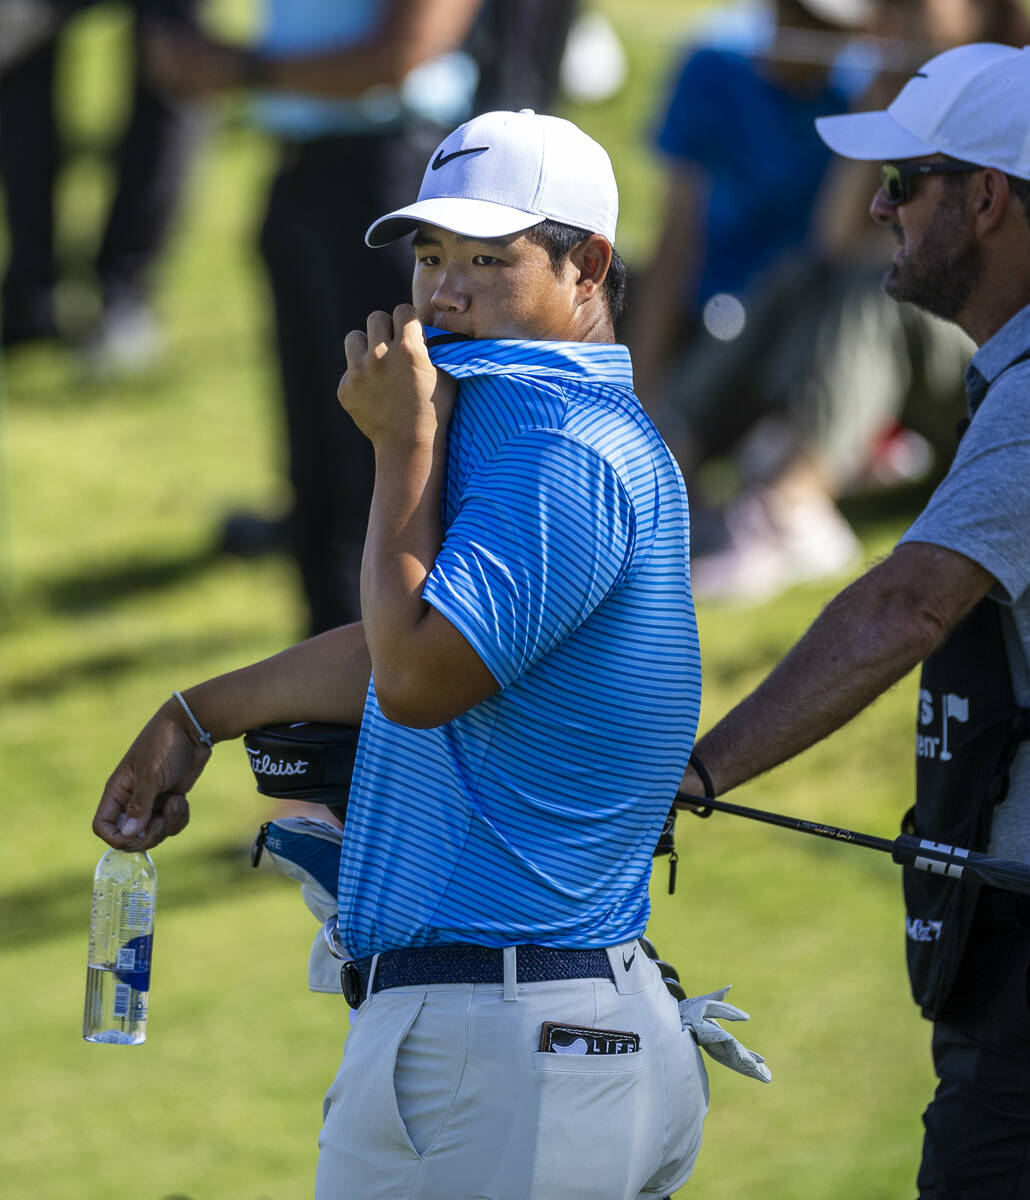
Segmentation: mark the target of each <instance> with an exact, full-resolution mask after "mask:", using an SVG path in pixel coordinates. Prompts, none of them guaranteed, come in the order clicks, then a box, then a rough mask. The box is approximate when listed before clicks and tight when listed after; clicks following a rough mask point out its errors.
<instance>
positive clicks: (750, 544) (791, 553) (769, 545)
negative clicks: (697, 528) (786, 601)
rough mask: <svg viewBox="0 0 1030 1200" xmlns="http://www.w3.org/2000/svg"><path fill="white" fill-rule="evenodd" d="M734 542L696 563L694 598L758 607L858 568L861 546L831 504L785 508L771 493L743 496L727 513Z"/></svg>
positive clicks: (692, 573)
mask: <svg viewBox="0 0 1030 1200" xmlns="http://www.w3.org/2000/svg"><path fill="white" fill-rule="evenodd" d="M725 520H726V529H727V532H728V535H729V540H728V542H727V544H726V546H725V547H724V548H722V549H720V550H716V551H713V552H712V553H708V554H700V555H697V556H696V557H693V558H692V559H691V564H690V579H691V586H692V589H693V593H694V598H695V600H713V601H722V602H723V603H727V604H738V605H748V604H758V603H760V602H761V601H763V600H768V599H770V598H771V597H772V596H775V595H777V594H778V593H779V592H782V591H785V590H786V589H787V588H789V587H791V586H792V585H793V584H796V583H804V582H809V581H812V580H815V579H823V578H826V577H828V576H832V575H837V574H840V573H841V572H843V571H845V570H847V569H848V568H849V567H851V566H853V565H854V564H855V563H856V562H857V561H858V558H859V552H860V549H861V547H860V545H859V541H858V539H857V538H856V537H855V534H854V532H853V531H852V529H851V526H850V525H848V523H847V521H845V520H844V518H843V517H842V516H841V515H840V513H839V512H838V511H837V508H836V506H835V505H834V504H833V503H832V502H831V501H830V500H829V499H825V500H818V499H812V500H808V501H805V502H804V503H800V504H793V505H789V506H787V505H784V504H782V503H780V502H777V500H776V498H775V497H774V496H772V495H771V494H770V493H768V492H753V493H750V494H748V495H745V496H742V497H741V498H740V499H739V500H736V501H734V502H733V504H731V505H729V506H728V508H727V509H726V515H725Z"/></svg>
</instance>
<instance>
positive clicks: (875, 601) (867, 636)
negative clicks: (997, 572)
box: [681, 542, 995, 796]
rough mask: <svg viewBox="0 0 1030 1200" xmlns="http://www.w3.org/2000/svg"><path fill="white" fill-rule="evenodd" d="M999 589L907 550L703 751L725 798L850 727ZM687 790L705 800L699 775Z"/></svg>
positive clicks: (840, 608)
mask: <svg viewBox="0 0 1030 1200" xmlns="http://www.w3.org/2000/svg"><path fill="white" fill-rule="evenodd" d="M994 582H995V580H994V577H993V576H992V575H991V574H990V573H989V572H988V571H985V570H984V568H983V567H981V566H980V565H979V564H977V563H975V562H973V561H972V559H969V558H966V557H965V555H962V554H957V553H955V552H954V551H952V550H946V549H944V548H943V547H940V546H934V545H930V544H928V543H925V542H907V543H905V544H904V545H901V546H898V547H897V548H896V549H895V550H894V551H893V553H892V554H891V555H890V556H889V557H888V558H886V559H884V561H883V562H881V563H879V564H877V566H875V567H873V569H872V570H871V571H869V572H867V573H866V574H865V575H863V576H862V577H861V578H860V579H858V580H856V581H855V582H854V583H853V584H851V585H850V587H847V588H845V589H844V591H842V592H840V593H839V594H838V595H837V596H836V597H835V598H834V599H833V600H831V601H830V603H829V604H828V605H827V606H826V608H825V609H824V610H823V611H822V613H821V614H820V615H819V617H818V618H817V619H816V620H815V622H814V623H813V624H812V626H811V627H810V628H809V630H808V632H807V633H806V634H805V635H804V636H803V637H802V638H801V640H800V641H799V642H797V643H796V645H795V646H794V647H793V648H792V649H791V650H790V651H789V652H788V654H787V655H786V657H785V658H784V659H783V660H782V662H780V663H779V665H778V666H776V667H774V668H773V670H772V671H771V672H770V674H769V675H768V676H767V677H766V678H765V680H764V681H763V682H762V683H760V684H759V685H758V687H757V688H755V690H754V691H753V692H752V693H751V694H750V695H749V696H747V697H746V698H745V699H744V700H742V701H741V702H740V704H738V705H737V706H736V708H734V709H732V710H731V711H730V712H729V713H728V714H727V715H726V716H725V717H723V719H722V720H721V721H720V722H719V723H718V724H717V725H716V726H715V727H714V728H713V729H711V730H710V731H709V732H708V733H706V734H705V736H704V737H702V738H701V739H700V740H699V741H698V743H697V745H696V746H695V752H696V753H697V756H698V757H699V758H700V759H701V761H702V763H703V764H704V766H705V767H706V768H707V770H708V773H709V774H710V775H711V777H712V783H713V784H714V787H715V791H716V794H718V795H721V794H722V793H723V792H728V791H729V790H730V789H731V788H734V787H736V786H737V785H738V784H741V783H746V782H747V780H749V779H753V778H754V777H755V776H756V775H760V774H761V773H762V772H763V771H768V770H769V769H770V768H771V767H775V766H777V765H778V764H779V763H782V762H786V761H787V759H789V758H793V757H794V755H796V754H800V753H801V751H802V750H807V749H808V747H809V746H812V745H814V744H815V743H816V742H818V741H821V740H822V739H823V738H824V737H826V736H827V734H830V733H832V732H833V731H834V730H835V729H839V728H840V727H841V726H842V725H844V724H845V723H846V722H847V721H850V720H851V718H852V717H854V716H856V715H857V714H858V713H859V712H861V711H862V709H863V708H865V707H866V705H868V704H870V703H871V702H872V701H873V700H875V699H876V697H877V696H879V695H880V693H881V692H884V691H886V690H887V688H889V687H890V686H891V685H892V684H894V683H896V682H897V681H898V680H899V679H901V677H902V676H903V675H905V674H907V673H908V672H909V671H910V670H911V669H912V668H913V667H914V666H915V665H916V664H917V663H919V662H921V661H922V660H923V659H924V658H925V657H926V656H927V655H928V654H929V653H930V652H931V651H932V650H934V649H935V648H936V647H937V646H938V645H940V643H941V642H942V641H943V640H944V638H945V636H946V635H947V633H948V632H949V630H950V629H951V628H952V627H953V626H954V625H955V624H957V623H958V621H959V620H961V618H962V617H964V616H965V615H966V613H968V612H969V611H970V609H971V608H973V606H974V605H975V604H976V603H977V602H978V601H979V600H981V599H982V598H983V597H984V596H985V595H986V594H987V592H988V591H989V590H990V588H991V587H992V586H993V584H994ZM681 789H682V791H684V792H686V793H688V794H689V795H694V796H700V795H703V794H704V788H703V786H702V783H701V779H700V777H699V776H698V774H697V772H696V771H694V770H693V768H690V767H688V768H687V771H686V773H685V774H684V776H683V782H682V784H681Z"/></svg>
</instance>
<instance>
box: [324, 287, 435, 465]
mask: <svg viewBox="0 0 1030 1200" xmlns="http://www.w3.org/2000/svg"><path fill="white" fill-rule="evenodd" d="M344 352H345V353H346V356H347V371H346V374H345V375H344V376H343V378H342V379H341V380H340V386H339V389H338V391H337V396H338V397H339V400H340V403H341V404H342V405H343V407H344V408H345V409H346V410H347V412H348V413H349V414H350V416H351V417H352V418H353V420H354V423H355V424H356V425H357V426H358V428H359V429H360V430H361V432H362V433H364V434H365V436H366V437H367V438H368V439H369V441H370V442H371V443H372V444H373V446H375V447H377V448H378V447H380V446H382V445H385V444H388V443H394V444H399V445H403V446H407V447H413V446H417V445H423V446H425V445H431V444H432V443H433V442H435V441H436V439H437V438H438V437H439V435H440V434H441V433H442V432H443V431H444V430H446V428H447V425H448V423H449V421H450V419H451V412H452V410H453V408H454V396H455V392H456V386H455V383H454V380H453V379H451V377H450V376H449V375H446V374H444V372H442V371H439V370H438V369H437V368H436V367H434V366H433V363H432V361H431V360H430V358H429V351H428V350H427V349H426V343H425V334H424V332H423V329H422V323H421V321H419V319H418V317H417V316H416V314H415V310H414V308H413V307H412V306H411V305H410V304H399V305H398V306H397V307H396V308H395V309H394V310H393V314H392V315H391V314H390V313H386V312H373V313H370V314H369V317H368V321H367V324H366V331H365V332H364V333H362V332H361V331H360V330H357V329H355V330H352V331H351V332H350V333H349V334H348V335H347V338H346V340H345V342H344Z"/></svg>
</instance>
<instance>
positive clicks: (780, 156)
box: [657, 48, 848, 310]
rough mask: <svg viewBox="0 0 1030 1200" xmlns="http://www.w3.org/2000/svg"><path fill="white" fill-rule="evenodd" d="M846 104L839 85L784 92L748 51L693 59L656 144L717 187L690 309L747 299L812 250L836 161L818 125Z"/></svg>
mask: <svg viewBox="0 0 1030 1200" xmlns="http://www.w3.org/2000/svg"><path fill="white" fill-rule="evenodd" d="M847 105H848V97H847V94H846V93H845V90H844V89H843V88H842V87H841V86H838V85H836V84H827V85H826V86H825V87H823V88H821V89H820V90H819V91H817V92H815V93H812V94H810V95H798V94H796V93H793V92H788V91H786V90H785V89H784V88H783V87H781V86H779V85H778V84H776V83H773V82H772V81H771V80H769V79H767V78H765V76H764V75H763V74H762V73H761V70H760V68H759V67H758V65H757V64H756V61H755V60H754V59H752V58H750V57H748V56H747V55H745V54H741V53H737V52H735V51H732V50H727V49H722V48H702V49H694V50H692V51H691V52H690V53H689V54H688V56H687V58H686V61H685V62H684V64H683V66H682V68H681V69H680V72H679V75H678V77H677V79H676V81H675V84H674V87H673V90H672V96H671V99H670V101H669V105H668V109H667V111H666V114H665V118H664V121H663V123H662V126H661V129H660V131H659V133H658V139H657V140H658V146H659V148H660V149H661V151H662V152H663V153H664V154H665V155H666V156H667V157H668V158H670V159H672V160H673V161H675V162H681V163H683V164H685V165H688V166H694V167H699V168H701V169H702V170H703V171H705V172H706V173H707V174H708V176H709V178H710V180H711V192H710V195H709V199H708V208H707V211H706V212H704V213H702V214H701V216H700V220H699V229H698V234H697V236H698V247H699V254H700V257H701V263H702V266H701V274H700V278H699V280H698V282H697V290H696V292H695V293H694V294H693V295H690V296H688V297H687V298H686V299H687V305H688V310H690V309H697V308H700V307H701V306H702V305H703V304H704V303H705V301H706V300H708V299H709V298H710V297H711V296H713V295H715V294H716V293H717V292H729V293H731V294H733V295H738V296H739V295H741V294H743V293H744V292H745V291H746V290H747V288H748V285H749V284H750V283H751V282H752V281H753V280H754V279H756V278H757V277H758V276H759V275H761V274H762V272H763V271H765V270H766V269H767V268H768V267H770V266H771V265H772V264H773V263H775V262H776V261H777V260H778V259H779V258H780V257H781V256H782V255H783V254H784V253H785V252H787V251H790V250H792V249H795V248H797V247H800V246H803V245H804V244H805V242H806V241H807V240H808V236H809V230H810V228H811V224H812V214H813V210H814V207H815V202H816V198H817V195H818V191H819V186H820V184H821V183H822V181H823V178H824V176H825V175H826V171H827V168H828V167H829V165H830V161H831V159H832V157H833V156H832V153H831V152H830V150H829V148H828V147H827V146H826V145H825V144H824V143H823V141H822V139H821V138H820V137H819V136H818V134H817V133H816V131H815V124H814V122H815V119H816V117H821V116H828V115H830V114H834V113H841V112H844V111H845V110H846V109H847Z"/></svg>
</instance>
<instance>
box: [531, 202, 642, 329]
mask: <svg viewBox="0 0 1030 1200" xmlns="http://www.w3.org/2000/svg"><path fill="white" fill-rule="evenodd" d="M526 237H527V238H528V239H529V241H531V242H533V243H535V244H536V245H538V246H543V248H544V249H545V250H546V251H547V257H548V258H549V259H550V262H551V270H552V271H553V272H554V273H555V275H560V274H561V271H562V268H563V267H564V266H565V264H566V262H567V261H568V258H569V255H570V254H571V253H572V251H573V250H575V248H576V247H577V246H579V245H582V243H583V242H585V241H586V240H587V238H589V237H593V234H592V233H591V232H590V230H589V229H580V228H578V227H577V226H576V225H563V224H562V223H561V222H560V221H541V223H540V224H539V225H533V226H532V227H531V228H529V229H527V230H526ZM601 294H602V296H604V301H605V304H606V305H607V307H608V315H609V316H610V317H611V319H612V324H613V325H614V324H615V323H616V322H617V321H618V319H619V318H620V317H621V316H622V314H623V311H624V310H625V308H626V264H625V263H624V262H623V261H622V259H621V258H620V257H619V256H618V254H617V253H616V252H615V250H614V249H613V250H612V262H611V266H610V267H609V268H608V274H607V275H606V276H605V277H604V283H603V284H602V285H601Z"/></svg>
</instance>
